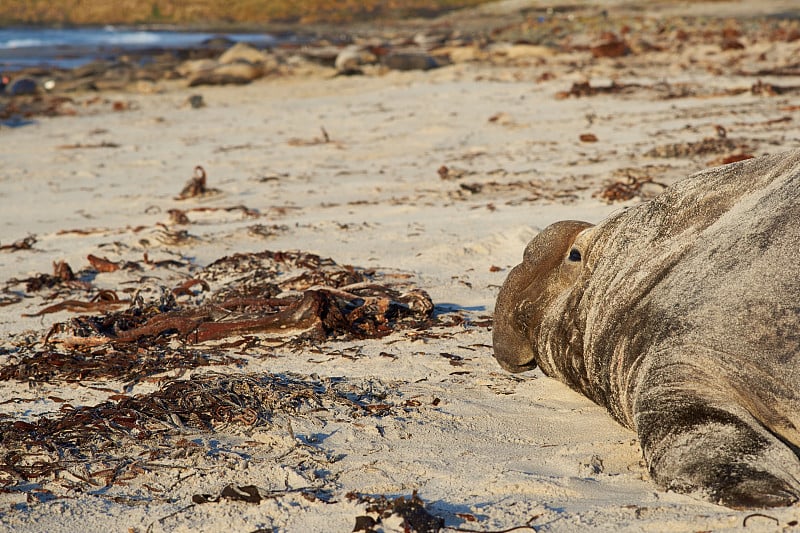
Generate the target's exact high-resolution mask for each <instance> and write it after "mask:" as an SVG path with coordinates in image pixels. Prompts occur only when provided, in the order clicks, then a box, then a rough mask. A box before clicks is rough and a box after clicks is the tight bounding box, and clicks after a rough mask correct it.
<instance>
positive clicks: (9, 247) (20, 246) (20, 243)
mask: <svg viewBox="0 0 800 533" xmlns="http://www.w3.org/2000/svg"><path fill="white" fill-rule="evenodd" d="M34 244H36V236H35V235H28V236H27V237H24V238H22V239H19V240H17V241H14V242H12V243H11V244H4V245H2V246H0V250H2V251H4V252H18V251H20V250H30V249H31V248H33V245H34Z"/></svg>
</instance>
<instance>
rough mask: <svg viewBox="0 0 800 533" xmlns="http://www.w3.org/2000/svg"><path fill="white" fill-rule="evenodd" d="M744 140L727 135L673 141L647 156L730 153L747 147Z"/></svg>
mask: <svg viewBox="0 0 800 533" xmlns="http://www.w3.org/2000/svg"><path fill="white" fill-rule="evenodd" d="M746 147H747V145H746V144H745V143H744V142H743V141H739V140H735V139H731V138H730V137H727V136H726V135H721V136H718V137H706V138H705V139H703V140H700V141H695V142H683V143H672V144H665V145H662V146H657V147H655V148H653V149H652V150H649V151H648V152H647V153H645V155H646V156H647V157H664V158H672V157H692V156H698V155H705V154H720V153H729V152H732V151H734V150H737V149H743V148H746Z"/></svg>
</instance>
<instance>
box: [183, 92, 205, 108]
mask: <svg viewBox="0 0 800 533" xmlns="http://www.w3.org/2000/svg"><path fill="white" fill-rule="evenodd" d="M186 102H187V103H188V104H189V105H190V106H191V108H192V109H200V108H201V107H205V106H206V102H205V100H203V95H202V94H193V95H191V96H190V97H189V98H187V99H186Z"/></svg>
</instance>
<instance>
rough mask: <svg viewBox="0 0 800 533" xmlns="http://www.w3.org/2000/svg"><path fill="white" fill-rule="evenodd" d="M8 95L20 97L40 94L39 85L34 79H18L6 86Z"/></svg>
mask: <svg viewBox="0 0 800 533" xmlns="http://www.w3.org/2000/svg"><path fill="white" fill-rule="evenodd" d="M5 92H6V94H9V95H11V96H20V95H23V94H36V93H38V92H39V83H38V82H37V81H36V80H35V79H33V78H17V79H15V80H11V83H9V84H8V85H7V86H6V89H5Z"/></svg>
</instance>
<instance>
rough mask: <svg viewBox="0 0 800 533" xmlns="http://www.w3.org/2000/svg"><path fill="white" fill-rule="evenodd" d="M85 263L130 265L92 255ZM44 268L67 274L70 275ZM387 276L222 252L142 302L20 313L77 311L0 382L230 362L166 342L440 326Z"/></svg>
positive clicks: (284, 257)
mask: <svg viewBox="0 0 800 533" xmlns="http://www.w3.org/2000/svg"><path fill="white" fill-rule="evenodd" d="M145 262H146V263H147V259H146V260H145ZM94 264H95V265H96V266H98V265H99V266H102V265H112V266H116V265H126V264H131V263H123V262H119V263H114V262H111V261H108V260H97V259H96V260H95V262H94ZM132 264H133V265H134V266H136V267H137V268H138V267H139V265H138V263H132ZM148 264H149V263H148ZM54 268H55V269H56V271H59V269H61V271H62V274H63V275H64V276H67V277H68V274H67V273H66V272H71V269H69V271H68V270H66V269H65V267H63V266H61V267H59V266H58V265H56V266H55V267H54ZM131 268H132V267H131ZM106 270H111V268H108V269H106ZM129 270H130V268H129ZM389 277H390V276H384V275H381V274H379V273H376V272H375V271H373V270H365V269H359V268H355V267H351V266H342V265H339V264H337V263H336V262H335V261H333V260H332V259H329V258H323V257H320V256H318V255H315V254H310V253H305V252H271V251H265V252H260V253H251V254H236V255H233V256H229V257H223V258H221V259H219V260H217V261H215V262H213V263H212V264H210V265H208V266H207V267H206V268H204V269H202V270H201V271H199V272H197V273H196V276H195V277H192V278H189V279H186V280H184V281H182V282H181V283H180V284H179V285H178V286H177V287H174V288H172V289H167V288H165V287H163V286H162V287H161V294H160V296H158V297H157V298H152V299H151V300H150V301H145V299H144V297H143V296H142V293H141V292H137V295H135V296H134V297H133V298H130V299H121V298H119V297H118V296H117V293H116V292H114V291H111V290H107V289H105V290H101V291H98V292H97V293H96V295H95V296H94V298H92V299H91V300H90V301H82V300H78V299H74V298H69V299H66V300H64V301H61V302H58V303H55V304H51V305H48V306H47V307H44V308H42V309H40V310H39V311H38V312H37V313H34V314H32V315H28V316H40V315H44V314H48V313H55V312H60V311H70V312H79V313H82V314H81V315H80V316H75V317H73V318H71V319H69V320H67V321H65V322H59V323H56V324H54V325H53V326H52V327H51V329H50V331H49V332H47V334H46V335H44V336H43V338H42V344H41V346H40V347H38V348H36V349H34V345H33V344H31V345H27V346H22V347H21V348H22V349H21V351H20V355H19V358H18V360H17V361H14V362H10V363H9V364H7V366H6V367H4V368H2V369H0V379H18V380H27V381H32V382H36V381H57V380H68V381H81V380H98V379H104V378H112V379H120V380H124V381H136V380H140V379H143V378H145V377H147V376H150V375H153V374H158V373H160V372H163V371H165V370H169V369H174V368H193V367H196V366H201V365H208V364H234V363H237V362H238V360H234V359H231V358H226V357H220V356H218V355H208V354H199V353H194V352H187V351H183V350H177V351H176V350H174V348H173V347H174V346H175V345H176V343H183V345H184V346H185V344H186V343H188V344H197V343H202V342H207V341H222V340H226V339H231V341H230V342H234V343H235V342H238V341H243V340H245V338H247V337H250V338H252V336H253V335H261V336H262V337H263V336H266V339H265V340H266V341H268V342H279V343H285V342H292V343H296V344H297V345H302V344H305V343H307V342H308V341H311V340H314V341H319V340H324V339H333V338H336V339H356V338H377V337H382V336H385V335H388V334H390V333H392V332H393V331H397V330H400V329H419V328H425V327H429V326H430V325H432V324H434V323H439V322H440V321H438V320H434V319H432V318H431V317H432V312H433V303H432V301H431V299H430V297H429V296H428V295H427V294H426V293H425V292H424V291H422V290H420V289H418V288H415V287H413V286H410V285H409V283H408V281H407V280H406V279H403V281H397V279H399V278H398V276H392V277H391V279H392V282H391V283H388V282H387V281H386V278H389ZM60 279H61V278H57V277H55V276H53V277H52V280H55V281H53V283H56V282H58V283H65V282H62V281H60ZM36 280H39V277H37V278H36ZM47 280H49V281H52V280H51V278H47ZM71 283H74V282H71ZM212 288H213V289H214V290H213V292H212ZM139 290H141V287H140V289H139ZM10 296H11V295H10ZM179 299H180V301H179ZM14 301H16V300H14ZM8 303H9V304H10V303H13V301H9V302H8ZM120 307H122V308H123V309H119V308H120ZM230 342H228V343H227V345H230ZM247 342H251V341H247ZM253 342H256V343H257V342H258V341H253ZM215 349H219V347H218V348H213V347H207V348H206V351H208V350H215Z"/></svg>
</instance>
